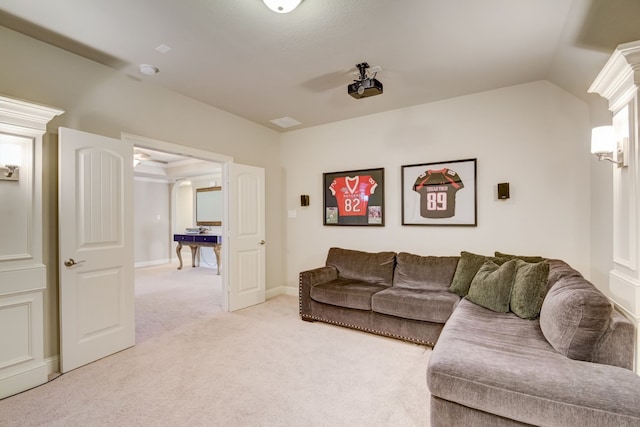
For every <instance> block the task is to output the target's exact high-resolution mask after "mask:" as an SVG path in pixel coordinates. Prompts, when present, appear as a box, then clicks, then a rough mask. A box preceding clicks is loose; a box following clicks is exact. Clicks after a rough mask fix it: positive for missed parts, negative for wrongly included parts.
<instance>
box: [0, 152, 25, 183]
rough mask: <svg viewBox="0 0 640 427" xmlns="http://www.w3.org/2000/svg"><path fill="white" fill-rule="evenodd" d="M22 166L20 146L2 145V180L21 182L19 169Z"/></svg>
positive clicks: (0, 160)
mask: <svg viewBox="0 0 640 427" xmlns="http://www.w3.org/2000/svg"><path fill="white" fill-rule="evenodd" d="M21 164H22V155H21V152H20V146H19V145H15V144H0V180H4V181H19V180H20V175H19V173H18V169H20V165H21Z"/></svg>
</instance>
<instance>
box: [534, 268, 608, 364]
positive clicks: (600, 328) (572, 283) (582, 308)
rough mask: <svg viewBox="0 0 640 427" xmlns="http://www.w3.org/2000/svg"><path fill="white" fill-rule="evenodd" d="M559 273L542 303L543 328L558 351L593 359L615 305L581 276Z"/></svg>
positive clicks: (541, 325) (581, 358)
mask: <svg viewBox="0 0 640 427" xmlns="http://www.w3.org/2000/svg"><path fill="white" fill-rule="evenodd" d="M551 269H552V270H553V266H552V268H551ZM560 276H561V277H559V278H558V280H557V281H556V282H555V283H553V284H552V286H551V289H550V290H549V292H548V293H547V295H546V297H545V299H544V302H543V303H542V309H541V310H540V329H542V333H543V334H544V336H545V338H546V339H547V341H549V343H550V344H551V345H552V346H553V348H554V349H556V351H558V352H559V353H561V354H563V355H565V356H567V357H569V358H571V359H576V360H584V361H587V362H592V361H594V358H595V356H596V354H597V350H598V347H599V345H600V341H601V339H602V337H603V335H604V334H605V332H606V331H607V330H608V328H609V323H610V322H611V312H612V310H613V308H612V305H611V303H610V302H609V300H608V299H607V297H606V296H605V295H604V294H603V293H602V292H600V291H599V290H598V289H596V287H595V286H593V285H592V284H591V283H590V282H588V281H587V280H586V279H584V278H583V277H582V276H580V275H566V274H562V275H560ZM555 277H557V276H555Z"/></svg>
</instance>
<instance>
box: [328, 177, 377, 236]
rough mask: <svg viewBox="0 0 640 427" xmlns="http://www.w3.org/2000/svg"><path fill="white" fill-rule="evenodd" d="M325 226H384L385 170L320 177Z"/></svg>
mask: <svg viewBox="0 0 640 427" xmlns="http://www.w3.org/2000/svg"><path fill="white" fill-rule="evenodd" d="M322 182H323V185H324V188H323V211H322V217H323V223H324V225H328V226H333V225H355V226H378V227H381V226H384V221H385V213H384V168H376V169H360V170H352V171H343V172H327V173H324V174H323V180H322Z"/></svg>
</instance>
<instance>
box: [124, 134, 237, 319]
mask: <svg viewBox="0 0 640 427" xmlns="http://www.w3.org/2000/svg"><path fill="white" fill-rule="evenodd" d="M120 139H122V140H123V141H126V142H130V143H131V144H132V145H133V146H136V147H141V148H148V149H150V150H156V151H163V152H166V153H171V154H178V155H182V156H186V157H193V158H196V159H200V160H207V161H211V162H217V163H220V164H221V165H222V182H223V183H224V182H228V181H229V164H230V163H233V157H231V156H226V155H224V154H218V153H214V152H211V151H205V150H200V149H198V148H193V147H188V146H185V145H180V144H175V143H172V142H167V141H162V140H158V139H153V138H148V137H145V136H140V135H135V134H131V133H126V132H121V133H120ZM132 185H133V183H132ZM225 187H226V186H225V185H223V186H222V192H223V199H224V207H223V224H224V223H225V222H226V223H227V224H228V221H229V201H228V197H229V194H228V192H227V191H226V189H225ZM226 230H227V229H226V228H224V227H223V232H222V234H223V237H222V239H223V241H224V240H226V239H228V235H227V233H226ZM132 262H133V260H132ZM221 267H222V271H223V272H228V271H229V251H225V250H223V251H222V266H221ZM228 290H229V275H228V274H226V273H223V274H222V295H223V297H222V310H223V311H229V292H228Z"/></svg>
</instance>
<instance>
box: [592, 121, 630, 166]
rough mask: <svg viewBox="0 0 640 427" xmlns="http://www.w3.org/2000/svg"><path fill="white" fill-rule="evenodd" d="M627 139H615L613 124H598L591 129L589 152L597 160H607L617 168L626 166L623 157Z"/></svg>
mask: <svg viewBox="0 0 640 427" xmlns="http://www.w3.org/2000/svg"><path fill="white" fill-rule="evenodd" d="M627 144H628V139H627V138H623V139H622V141H617V140H616V136H615V132H614V130H613V126H598V127H595V128H593V129H592V130H591V154H595V155H596V156H598V160H600V161H602V160H608V161H610V162H611V163H615V164H616V165H617V166H618V167H619V168H622V167H625V166H627V163H626V159H625V155H624V154H625V151H626V148H627V147H626V145H627Z"/></svg>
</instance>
